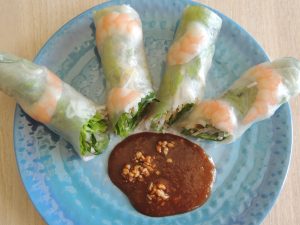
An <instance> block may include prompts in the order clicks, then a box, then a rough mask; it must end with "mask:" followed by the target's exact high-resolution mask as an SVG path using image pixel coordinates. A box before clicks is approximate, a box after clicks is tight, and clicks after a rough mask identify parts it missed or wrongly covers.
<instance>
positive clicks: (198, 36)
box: [168, 25, 208, 65]
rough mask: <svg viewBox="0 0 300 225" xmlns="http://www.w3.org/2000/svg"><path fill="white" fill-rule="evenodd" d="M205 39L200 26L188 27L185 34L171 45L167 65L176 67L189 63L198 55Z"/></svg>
mask: <svg viewBox="0 0 300 225" xmlns="http://www.w3.org/2000/svg"><path fill="white" fill-rule="evenodd" d="M207 39H208V38H207V32H206V30H205V28H204V27H203V26H202V25H194V26H191V27H189V29H187V31H186V32H185V34H183V36H181V37H180V38H179V39H178V40H177V41H175V42H174V43H173V44H172V45H171V47H170V49H169V53H168V63H169V64H170V65H178V64H184V63H187V62H189V61H190V60H192V59H193V58H194V57H195V56H196V55H197V54H199V52H200V50H201V47H203V46H204V45H205V43H206V41H207Z"/></svg>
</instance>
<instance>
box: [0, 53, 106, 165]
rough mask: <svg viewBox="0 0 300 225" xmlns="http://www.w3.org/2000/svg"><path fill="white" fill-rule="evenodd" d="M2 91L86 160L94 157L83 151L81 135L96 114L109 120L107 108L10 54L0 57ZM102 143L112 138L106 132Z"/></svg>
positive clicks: (45, 70) (48, 72) (41, 67)
mask: <svg viewBox="0 0 300 225" xmlns="http://www.w3.org/2000/svg"><path fill="white" fill-rule="evenodd" d="M0 90H1V91H3V92H4V93H6V94H7V95H9V96H12V97H14V98H15V99H16V101H17V102H18V103H19V104H20V105H21V107H22V109H23V110H24V111H25V112H26V113H27V114H28V115H29V116H31V117H32V118H33V119H35V120H37V121H39V122H41V123H43V124H45V125H46V126H47V127H49V128H50V129H51V130H52V131H54V132H55V133H57V134H59V135H61V136H62V137H63V138H64V139H65V140H67V141H68V142H70V143H71V144H72V145H73V147H74V149H75V151H76V152H77V153H78V154H79V155H80V156H81V157H82V159H84V160H89V159H91V158H93V157H94V154H93V152H92V151H91V152H89V151H86V149H82V147H81V140H80V133H81V132H83V130H82V128H83V125H85V124H86V123H88V121H89V120H90V119H91V118H93V117H94V116H95V115H96V114H100V115H101V116H102V117H103V119H105V111H104V108H103V107H101V106H97V105H96V104H94V103H93V102H92V101H90V100H88V99H87V98H86V97H84V96H83V95H82V94H80V93H79V92H77V91H76V90H75V89H74V88H72V87H71V86H70V85H68V84H67V83H64V82H63V81H61V80H60V79H59V78H58V77H57V76H56V75H54V74H53V73H51V72H50V71H49V70H47V69H46V68H45V67H43V66H39V65H36V64H33V63H32V62H30V61H27V60H25V59H21V58H18V57H16V56H13V55H10V54H6V53H0ZM100 139H101V140H100ZM82 141H85V140H82ZM99 141H100V142H103V141H104V142H108V135H107V134H106V133H105V132H104V133H103V134H102V137H101V138H99Z"/></svg>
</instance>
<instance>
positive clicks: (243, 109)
mask: <svg viewBox="0 0 300 225" xmlns="http://www.w3.org/2000/svg"><path fill="white" fill-rule="evenodd" d="M299 92H300V62H299V61H298V60H297V59H294V58H290V57H285V58H281V59H277V60H275V61H273V62H266V63H262V64H259V65H257V66H254V67H252V68H250V69H249V70H247V71H246V72H245V73H244V74H243V75H242V76H241V78H239V79H238V80H237V81H236V82H234V84H233V85H232V86H231V87H230V88H229V89H228V90H227V91H226V92H225V93H224V94H223V95H222V96H221V97H220V98H218V99H215V100H208V101H204V102H202V103H200V104H198V105H196V106H195V107H194V109H193V111H192V112H191V113H190V114H189V115H188V116H187V117H186V118H184V120H183V121H181V122H180V123H179V126H180V127H181V129H183V130H184V133H186V134H189V135H192V136H195V137H200V138H201V136H202V138H203V136H207V135H208V133H209V132H210V133H211V132H212V127H213V128H215V131H216V132H218V135H220V134H221V133H222V132H223V134H224V133H227V134H228V137H227V138H225V139H224V141H225V142H232V141H234V140H236V139H237V138H239V137H240V136H241V135H242V134H243V133H244V132H245V131H246V130H247V129H248V128H249V127H251V126H252V125H253V124H254V123H256V122H258V121H261V120H264V119H266V118H269V117H271V116H272V115H273V114H274V113H275V111H276V110H277V109H278V108H279V107H280V106H281V105H282V104H284V103H285V102H287V101H288V100H289V99H290V98H291V97H292V96H295V95H298V94H299ZM205 129H206V130H205ZM205 132H206V133H205ZM203 133H204V134H203ZM204 139H209V138H204ZM216 140H218V138H217V139H216ZM219 140H222V139H221V138H220V139H219Z"/></svg>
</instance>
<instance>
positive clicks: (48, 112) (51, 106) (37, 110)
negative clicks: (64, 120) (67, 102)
mask: <svg viewBox="0 0 300 225" xmlns="http://www.w3.org/2000/svg"><path fill="white" fill-rule="evenodd" d="M61 93H62V81H61V79H60V78H59V77H57V76H56V75H55V74H53V73H52V72H50V71H48V74H47V84H46V89H45V91H44V93H43V94H42V95H41V97H40V99H39V100H38V101H37V102H35V103H34V104H33V105H32V106H31V107H30V108H29V111H30V112H29V114H30V116H31V117H32V118H34V119H35V120H37V121H39V122H41V123H44V124H48V123H50V121H51V119H52V116H53V114H54V113H55V110H56V106H57V102H58V100H59V98H60V96H61Z"/></svg>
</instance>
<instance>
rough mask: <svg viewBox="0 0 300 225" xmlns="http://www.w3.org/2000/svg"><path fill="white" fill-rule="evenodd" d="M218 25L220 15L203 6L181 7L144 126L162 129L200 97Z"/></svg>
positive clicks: (212, 52)
mask: <svg viewBox="0 0 300 225" xmlns="http://www.w3.org/2000/svg"><path fill="white" fill-rule="evenodd" d="M221 25H222V20H221V18H220V17H219V16H218V15H216V14H215V13H214V12H212V11H210V10H209V9H207V8H205V7H202V6H188V7H187V8H186V9H185V11H184V13H183V15H182V18H181V21H180V24H179V27H178V28H177V30H176V34H175V39H174V41H173V43H172V45H171V46H170V48H169V51H168V55H167V65H166V69H165V73H164V76H163V79H162V82H161V84H160V88H159V91H158V95H157V98H158V100H159V102H157V103H155V104H154V107H153V109H152V110H151V113H150V116H149V119H148V121H147V123H148V125H147V126H150V127H151V128H152V129H154V130H162V129H164V128H166V127H168V126H169V125H171V124H172V123H174V122H175V121H176V120H178V119H179V117H180V116H182V115H183V114H184V113H185V112H186V111H188V110H189V109H190V108H191V107H192V105H193V104H194V103H196V102H199V101H200V100H201V99H202V97H203V94H204V89H205V82H206V75H207V73H208V70H209V68H210V66H211V62H212V58H213V55H214V51H215V41H216V39H217V36H218V33H219V31H220V29H221Z"/></svg>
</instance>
